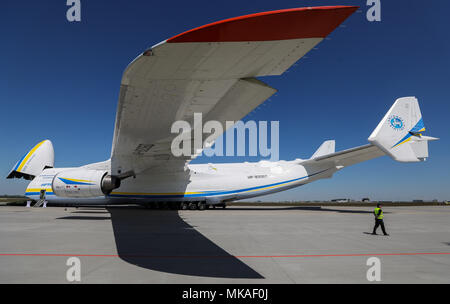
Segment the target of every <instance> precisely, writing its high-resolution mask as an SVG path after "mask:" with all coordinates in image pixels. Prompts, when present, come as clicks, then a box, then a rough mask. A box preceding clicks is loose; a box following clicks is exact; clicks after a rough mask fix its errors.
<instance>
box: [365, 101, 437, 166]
mask: <svg viewBox="0 0 450 304" xmlns="http://www.w3.org/2000/svg"><path fill="white" fill-rule="evenodd" d="M425 130H426V128H425V125H424V123H423V119H422V114H421V112H420V107H419V102H418V101H417V99H416V98H415V97H404V98H400V99H397V101H396V102H395V103H394V105H393V106H392V107H391V109H390V110H389V111H388V112H387V114H386V115H385V116H384V118H383V120H382V121H381V122H380V123H379V125H378V127H377V128H376V129H375V130H374V131H373V133H372V134H371V135H370V137H369V142H370V143H372V144H373V145H375V146H377V147H378V148H380V149H381V150H383V151H384V152H385V153H386V154H387V155H389V156H390V157H392V158H393V159H394V160H396V161H399V162H407V163H409V162H421V161H425V160H426V159H427V158H428V142H429V141H434V140H438V138H434V137H429V136H423V135H422V133H423V132H425Z"/></svg>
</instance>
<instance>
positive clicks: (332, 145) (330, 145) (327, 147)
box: [311, 140, 336, 159]
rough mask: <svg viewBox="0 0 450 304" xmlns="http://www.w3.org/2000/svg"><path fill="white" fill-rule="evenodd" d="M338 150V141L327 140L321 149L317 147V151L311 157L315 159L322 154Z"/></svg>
mask: <svg viewBox="0 0 450 304" xmlns="http://www.w3.org/2000/svg"><path fill="white" fill-rule="evenodd" d="M335 152H336V141H334V140H327V141H326V142H324V143H323V144H322V145H321V146H320V147H319V149H317V151H316V153H314V155H313V156H312V157H311V159H315V158H318V157H321V156H325V155H329V154H333V153H335Z"/></svg>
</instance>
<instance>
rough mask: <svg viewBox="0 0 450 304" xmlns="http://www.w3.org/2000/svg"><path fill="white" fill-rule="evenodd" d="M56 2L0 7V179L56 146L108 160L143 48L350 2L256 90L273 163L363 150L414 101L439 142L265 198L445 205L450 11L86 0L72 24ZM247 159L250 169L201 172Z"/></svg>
mask: <svg viewBox="0 0 450 304" xmlns="http://www.w3.org/2000/svg"><path fill="white" fill-rule="evenodd" d="M65 2H66V1H50V0H48V1H26V2H25V1H3V2H2V10H1V12H0V14H1V18H0V28H1V30H0V31H1V32H2V35H1V37H2V45H1V50H0V52H1V56H0V66H1V68H2V69H1V73H0V77H1V78H0V79H1V81H0V103H1V109H2V110H1V111H2V112H1V113H2V115H1V120H0V130H1V131H0V139H1V142H2V145H1V149H0V159H1V161H0V175H1V176H4V177H6V175H7V174H8V172H9V170H10V169H11V167H12V166H13V165H14V163H15V162H16V161H17V160H18V159H19V158H20V157H21V156H22V155H23V154H24V153H26V152H27V151H28V150H29V149H30V148H32V146H33V145H35V144H36V143H38V142H39V141H41V140H43V139H50V140H51V141H52V142H53V145H54V147H55V165H56V166H57V167H67V166H79V165H84V164H87V163H91V162H97V161H102V160H105V159H107V158H108V157H109V155H110V150H111V142H112V136H113V127H114V119H115V112H116V105H117V99H118V92H119V84H120V80H121V76H122V72H123V70H124V69H125V67H126V66H127V65H128V63H129V62H130V61H131V60H133V59H134V58H135V57H136V56H137V55H138V54H139V53H141V52H142V51H144V50H145V49H146V48H148V47H149V46H152V45H154V44H156V43H158V42H160V41H163V40H165V39H167V38H170V37H172V36H174V35H176V34H178V33H180V32H184V31H185V30H188V29H191V28H193V27H197V26H201V25H204V24H207V23H210V22H214V21H217V20H221V19H225V18H229V17H235V16H239V15H244V14H249V13H255V12H260V11H267V10H274V9H283V8H292V7H302V6H322V5H359V6H361V9H360V12H358V13H355V14H354V15H353V16H351V17H350V18H349V19H348V20H347V21H346V22H345V23H344V26H343V27H340V28H338V29H337V30H336V31H335V32H333V33H332V34H331V35H330V37H329V38H330V39H327V40H325V41H323V42H322V43H321V44H320V45H319V46H318V49H317V50H313V51H312V52H310V53H309V54H308V55H307V58H304V59H302V60H301V61H300V62H299V64H298V65H297V66H295V67H293V68H291V69H290V70H289V72H288V73H286V74H284V75H283V76H281V77H266V78H264V79H263V80H264V81H265V82H267V83H268V84H270V85H271V86H273V87H275V88H277V89H278V90H279V92H278V93H277V95H276V96H274V97H273V98H272V99H271V101H269V102H267V103H266V104H264V105H263V106H261V107H260V108H258V109H257V110H256V111H254V112H253V113H251V114H250V115H249V116H248V117H247V118H246V119H252V120H257V121H258V120H264V121H272V120H277V121H280V158H281V159H286V160H291V159H295V158H308V157H309V156H310V155H311V154H312V153H314V151H315V150H316V149H317V147H318V146H319V145H320V144H321V143H322V142H323V141H324V140H327V139H335V140H336V141H337V149H338V150H342V149H346V148H351V147H354V146H359V145H363V144H365V143H366V142H367V137H368V136H369V135H370V133H371V132H372V130H373V129H374V128H375V127H376V125H377V124H378V122H379V120H381V118H382V117H383V115H384V114H385V112H386V111H387V110H388V108H389V107H390V105H391V104H392V103H393V102H394V101H395V99H397V98H398V97H402V96H417V97H418V98H419V101H420V103H421V108H422V114H423V116H424V120H425V124H426V126H427V129H428V133H427V134H428V135H431V136H436V137H440V138H441V141H439V142H433V143H431V147H430V151H431V158H430V159H429V160H428V161H427V162H426V163H421V164H398V163H395V162H394V161H392V160H391V159H389V158H387V157H384V158H380V159H376V160H373V161H370V162H366V163H363V164H359V165H356V166H354V167H350V168H347V169H345V170H343V171H341V172H340V173H338V174H337V175H336V176H335V177H334V178H333V179H332V180H324V181H320V182H317V183H313V184H310V185H307V186H305V187H301V188H298V189H294V190H291V191H288V192H283V193H280V194H277V195H273V196H269V197H267V198H265V199H264V200H315V199H332V198H337V197H350V198H355V199H357V198H362V197H370V198H372V199H380V200H390V199H393V200H411V199H440V200H443V199H450V187H449V186H450V170H449V169H450V160H449V157H448V151H449V148H450V145H449V142H448V140H447V138H448V137H449V135H450V128H449V125H448V117H449V114H450V103H449V102H448V96H447V91H448V82H449V79H450V56H449V54H450V40H449V39H448V29H449V27H450V21H449V19H448V11H450V3H449V2H448V1H445V0H442V1H438V0H433V1H417V0H414V1H412V0H396V1H392V0H389V1H388V0H381V3H382V21H381V22H375V23H370V22H368V21H367V20H366V18H365V14H366V11H367V9H368V7H367V6H366V1H365V0H364V1H356V0H340V1H334V0H328V1H318V0H316V1H285V0H278V1H268V0H260V1H235V0H229V1H210V0H209V1H206V0H201V1H198V0H197V1H160V2H156V1H123V0H117V1H106V0H81V4H82V10H81V13H82V21H81V22H80V23H69V22H67V20H66V10H67V9H68V7H67V6H66V5H65ZM242 160H250V161H253V160H255V159H242V158H232V159H214V160H211V159H206V158H201V159H199V160H197V161H196V162H212V161H214V162H238V161H242ZM256 160H257V159H256ZM25 187H26V182H24V181H19V180H12V181H11V180H6V179H4V178H1V179H0V194H3V193H6V194H22V193H23V192H24V190H25Z"/></svg>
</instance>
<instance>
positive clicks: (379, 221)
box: [372, 203, 389, 235]
mask: <svg viewBox="0 0 450 304" xmlns="http://www.w3.org/2000/svg"><path fill="white" fill-rule="evenodd" d="M382 207H383V206H382V205H381V204H380V203H378V204H377V207H376V208H375V210H374V211H373V214H374V216H375V227H373V232H372V234H373V235H377V229H378V227H379V226H381V230H382V231H383V234H384V235H389V234H387V232H386V229H385V227H384V220H383V219H384V214H383V210H382V209H381V208H382Z"/></svg>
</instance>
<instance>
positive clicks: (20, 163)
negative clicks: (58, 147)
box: [13, 140, 45, 172]
mask: <svg viewBox="0 0 450 304" xmlns="http://www.w3.org/2000/svg"><path fill="white" fill-rule="evenodd" d="M44 143H45V140H44V141H42V142H40V143H38V144H37V145H36V146H35V147H34V148H33V149H31V150H30V152H28V153H27V154H25V155H24V156H23V157H22V158H21V159H20V160H19V161H18V162H17V164H16V166H15V167H14V170H13V171H17V172H21V170H22V169H23V167H24V166H25V164H26V163H27V162H28V160H29V159H30V157H31V156H32V155H33V154H34V152H36V150H37V149H39V147H40V146H42V145H43V144H44Z"/></svg>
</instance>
